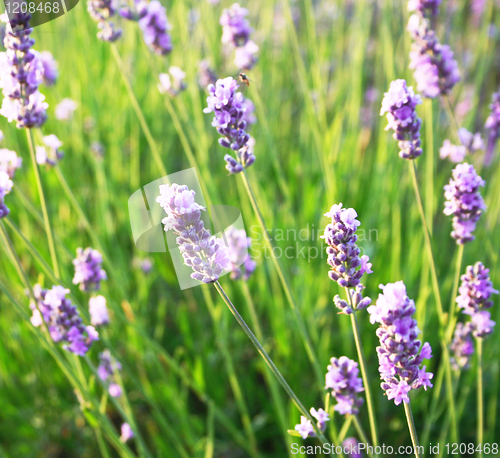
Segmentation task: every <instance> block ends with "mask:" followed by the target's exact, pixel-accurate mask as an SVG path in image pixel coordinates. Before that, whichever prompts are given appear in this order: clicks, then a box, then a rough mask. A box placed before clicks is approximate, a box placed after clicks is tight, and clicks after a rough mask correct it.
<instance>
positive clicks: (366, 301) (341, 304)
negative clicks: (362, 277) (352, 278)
mask: <svg viewBox="0 0 500 458" xmlns="http://www.w3.org/2000/svg"><path fill="white" fill-rule="evenodd" d="M364 257H365V256H361V262H363V258H364ZM366 257H367V256H366ZM368 266H371V263H368ZM368 273H371V271H370V272H368ZM364 289H365V287H364V286H363V285H362V284H361V283H359V284H358V286H356V288H353V289H350V290H349V296H350V301H346V300H344V299H341V298H340V296H339V295H338V294H337V295H336V296H335V297H334V298H333V302H334V303H335V306H336V307H337V308H338V309H339V310H340V313H343V314H344V315H350V314H351V313H354V311H355V310H363V309H365V308H366V307H368V306H369V305H370V304H371V303H372V300H371V299H370V298H369V297H368V296H366V297H363V290H364Z"/></svg>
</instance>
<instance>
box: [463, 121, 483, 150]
mask: <svg viewBox="0 0 500 458" xmlns="http://www.w3.org/2000/svg"><path fill="white" fill-rule="evenodd" d="M458 137H459V138H460V141H461V142H462V145H464V146H465V147H466V148H467V149H468V150H469V151H470V152H471V153H475V152H476V151H479V150H482V149H484V142H483V139H482V137H481V133H480V132H476V133H475V134H473V133H472V132H469V131H468V130H467V129H466V128H465V127H461V128H460V129H458Z"/></svg>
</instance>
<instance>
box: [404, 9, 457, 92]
mask: <svg viewBox="0 0 500 458" xmlns="http://www.w3.org/2000/svg"><path fill="white" fill-rule="evenodd" d="M408 31H409V32H410V35H411V36H412V38H413V44H412V48H411V52H410V68H411V69H413V70H414V74H413V76H414V77H415V79H416V80H417V89H418V91H419V92H421V93H422V94H423V95H424V96H425V97H429V98H434V97H437V96H439V95H447V94H448V93H449V92H450V91H451V89H452V88H453V86H455V84H457V83H458V82H459V81H460V71H459V69H458V64H457V61H456V60H455V59H454V58H453V51H452V50H451V48H450V47H449V46H448V45H441V44H440V43H439V41H438V39H437V37H436V34H435V32H434V31H433V30H432V29H431V27H430V23H429V21H428V20H427V19H424V18H423V17H422V16H420V15H419V14H413V15H412V16H411V17H410V20H409V22H408Z"/></svg>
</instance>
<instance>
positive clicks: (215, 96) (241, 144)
mask: <svg viewBox="0 0 500 458" xmlns="http://www.w3.org/2000/svg"><path fill="white" fill-rule="evenodd" d="M238 87H239V86H238V83H237V82H236V80H235V79H234V78H232V77H230V76H229V77H227V78H224V79H219V80H217V82H216V83H215V85H213V84H211V85H209V86H208V92H209V93H210V95H209V96H208V97H207V105H208V106H207V108H205V109H204V110H203V112H204V113H212V112H213V113H214V118H213V121H212V126H214V127H215V128H216V129H217V132H218V133H219V134H220V135H222V138H220V139H219V144H220V145H221V146H223V147H224V148H229V149H231V150H233V151H235V153H236V159H235V158H234V157H233V156H230V155H229V154H226V155H225V157H224V160H225V161H226V169H227V170H228V171H229V172H230V173H240V172H242V171H243V169H244V168H246V167H250V166H251V165H252V164H253V163H254V162H255V156H254V155H253V152H252V149H251V148H250V146H249V140H250V134H248V133H247V132H246V129H247V122H246V121H245V119H244V118H245V113H246V112H247V104H246V102H245V98H244V97H243V94H242V93H241V92H237V91H236V90H237V89H238Z"/></svg>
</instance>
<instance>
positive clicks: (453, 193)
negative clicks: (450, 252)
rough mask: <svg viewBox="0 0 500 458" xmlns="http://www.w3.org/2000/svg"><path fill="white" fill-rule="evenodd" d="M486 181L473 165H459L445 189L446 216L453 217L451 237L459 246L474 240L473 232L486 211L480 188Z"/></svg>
mask: <svg viewBox="0 0 500 458" xmlns="http://www.w3.org/2000/svg"><path fill="white" fill-rule="evenodd" d="M480 186H484V181H483V180H482V178H481V177H480V176H479V175H478V174H477V173H476V170H475V169H474V166H473V165H470V164H467V163H466V162H465V163H463V164H458V165H457V166H456V167H455V168H454V169H453V172H452V178H451V179H450V182H449V184H447V185H446V186H445V187H444V191H445V192H444V196H445V198H446V202H445V207H444V210H443V212H444V214H445V215H453V222H452V224H453V231H452V232H451V236H452V237H453V238H454V239H456V241H457V244H460V245H463V244H464V243H466V242H470V241H471V240H474V235H472V232H473V231H474V230H475V229H476V224H477V222H478V220H479V217H480V216H481V214H482V213H483V210H485V209H486V205H485V204H484V201H483V198H482V196H481V194H480V193H479V187H480Z"/></svg>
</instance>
